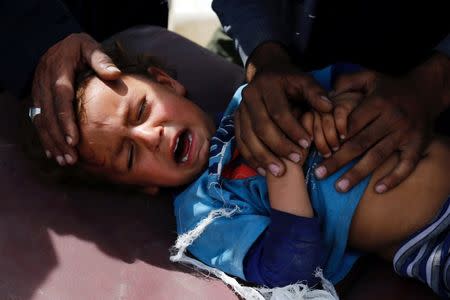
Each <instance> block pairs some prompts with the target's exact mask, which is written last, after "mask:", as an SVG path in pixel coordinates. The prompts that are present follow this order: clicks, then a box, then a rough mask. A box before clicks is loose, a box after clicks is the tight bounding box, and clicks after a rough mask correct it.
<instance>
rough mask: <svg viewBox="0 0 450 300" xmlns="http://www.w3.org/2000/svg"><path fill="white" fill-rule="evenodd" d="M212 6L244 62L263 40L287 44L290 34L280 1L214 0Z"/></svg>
mask: <svg viewBox="0 0 450 300" xmlns="http://www.w3.org/2000/svg"><path fill="white" fill-rule="evenodd" d="M212 8H213V10H214V11H215V12H216V14H217V16H218V17H219V19H220V22H221V23H222V26H223V28H224V31H225V32H226V33H227V34H228V35H229V36H230V37H231V38H232V39H233V40H234V42H235V45H236V49H237V50H238V53H239V55H240V56H241V59H242V61H243V63H244V65H247V62H248V58H249V56H250V55H251V54H252V53H253V51H254V50H255V49H256V48H257V47H258V46H259V45H261V44H263V43H265V42H268V41H276V42H278V43H281V44H284V45H287V44H288V41H289V35H288V33H287V28H285V25H284V21H285V20H284V19H285V17H286V15H285V14H286V11H285V10H283V6H282V5H281V2H279V1H271V0H268V1H264V0H214V1H213V3H212Z"/></svg>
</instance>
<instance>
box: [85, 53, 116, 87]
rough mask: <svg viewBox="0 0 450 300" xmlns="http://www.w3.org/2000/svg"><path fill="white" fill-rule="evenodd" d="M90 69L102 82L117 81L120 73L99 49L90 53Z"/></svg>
mask: <svg viewBox="0 0 450 300" xmlns="http://www.w3.org/2000/svg"><path fill="white" fill-rule="evenodd" d="M88 61H90V65H91V68H92V69H93V70H94V71H95V73H97V75H98V76H99V77H100V78H102V79H104V80H114V79H118V78H119V76H120V74H121V72H120V70H119V68H117V66H116V65H115V64H114V63H113V61H112V59H111V58H110V57H109V56H108V55H106V54H105V53H104V52H103V51H102V50H101V48H97V49H95V50H94V51H92V54H91V58H90V60H88Z"/></svg>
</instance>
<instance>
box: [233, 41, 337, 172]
mask: <svg viewBox="0 0 450 300" xmlns="http://www.w3.org/2000/svg"><path fill="white" fill-rule="evenodd" d="M247 80H248V81H249V84H248V86H247V87H246V88H245V89H244V90H243V93H242V96H243V99H242V102H241V105H240V106H239V110H238V112H237V113H236V115H235V124H236V140H237V144H238V148H239V151H240V153H241V154H242V156H243V157H244V158H245V159H246V160H247V161H248V162H249V164H250V165H251V166H252V167H254V168H256V169H257V170H258V172H259V173H260V174H265V172H266V170H267V171H270V172H271V173H272V174H273V175H275V176H281V175H283V174H284V171H285V165H284V163H283V162H282V160H281V159H279V157H284V158H287V159H290V160H292V161H294V162H300V161H301V160H302V159H304V158H305V152H304V149H303V148H307V147H309V145H310V144H311V137H312V136H311V135H310V134H308V133H307V132H306V131H305V129H304V128H303V127H302V126H301V124H300V123H299V122H298V120H297V119H296V118H295V117H294V116H293V114H292V106H293V105H299V104H303V103H309V104H310V105H311V106H312V107H314V108H315V109H316V110H318V111H321V112H328V111H331V109H332V103H331V102H330V101H329V100H328V99H327V98H326V92H325V90H324V89H323V88H322V87H321V86H320V85H319V84H318V83H317V82H316V81H315V80H314V79H313V78H312V77H311V76H309V75H308V74H305V73H303V72H301V71H300V70H299V69H297V68H296V67H295V66H294V65H293V64H292V63H291V61H290V58H289V56H288V55H287V53H286V52H285V50H284V49H283V48H282V47H281V46H280V45H278V44H274V43H266V44H263V45H262V46H259V47H258V48H257V49H256V50H255V51H254V53H253V54H252V56H251V57H250V60H249V64H248V66H247ZM302 147H303V148H302Z"/></svg>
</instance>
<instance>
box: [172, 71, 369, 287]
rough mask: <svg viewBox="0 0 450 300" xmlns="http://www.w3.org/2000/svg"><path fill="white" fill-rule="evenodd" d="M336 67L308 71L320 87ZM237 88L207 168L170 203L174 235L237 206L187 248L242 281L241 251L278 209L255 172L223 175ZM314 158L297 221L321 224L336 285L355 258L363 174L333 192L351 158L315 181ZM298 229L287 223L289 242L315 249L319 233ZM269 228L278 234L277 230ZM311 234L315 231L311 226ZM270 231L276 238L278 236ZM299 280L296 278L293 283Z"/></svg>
mask: <svg viewBox="0 0 450 300" xmlns="http://www.w3.org/2000/svg"><path fill="white" fill-rule="evenodd" d="M337 70H338V68H336V67H330V68H327V69H325V70H321V71H318V72H314V73H313V75H314V77H315V78H316V80H318V81H319V82H320V83H321V84H322V85H323V86H325V87H329V86H330V84H331V78H333V76H334V73H336V72H337ZM241 91H242V87H241V88H239V89H238V90H237V91H236V93H235V95H234V97H233V99H232V100H231V102H230V104H229V106H228V108H227V110H226V111H225V113H224V116H223V118H222V121H221V123H220V126H219V128H218V130H217V132H216V134H215V135H214V137H213V138H212V140H211V147H210V159H209V167H208V169H207V170H206V171H205V172H204V173H203V174H202V175H201V176H200V177H199V178H198V179H197V180H196V181H195V182H194V183H193V184H191V185H190V186H189V187H188V188H187V189H186V190H184V191H183V192H182V193H180V194H179V195H178V196H177V197H176V199H175V202H174V204H175V216H176V219H177V231H178V233H179V234H183V233H186V232H187V231H189V230H191V229H193V228H194V227H195V226H196V225H197V223H198V222H199V221H201V220H202V219H204V218H205V217H207V216H208V214H209V213H210V212H211V211H212V210H216V209H222V208H225V209H229V210H233V209H236V208H237V211H236V212H235V213H234V214H233V215H232V216H231V217H221V218H218V219H216V220H215V221H213V222H212V223H211V224H210V225H209V226H208V227H207V228H206V229H205V231H204V232H203V233H202V234H201V235H200V236H199V237H198V238H197V239H196V240H195V241H194V242H193V244H192V245H191V246H190V247H189V248H188V249H189V251H190V252H191V253H192V254H193V255H194V256H196V257H197V258H198V259H200V260H201V261H203V262H204V263H206V264H208V265H210V266H212V267H216V268H218V269H221V270H222V271H224V272H226V273H228V274H231V275H234V276H237V277H240V278H242V279H248V278H247V277H246V275H245V272H244V262H245V260H246V255H247V254H248V253H249V251H251V250H252V246H253V245H254V244H255V242H257V241H258V238H260V237H261V235H262V234H263V233H264V232H265V231H266V229H267V228H268V227H269V225H270V224H271V222H273V221H272V220H271V218H273V217H274V215H277V216H278V218H282V217H280V212H278V213H275V214H273V213H272V210H271V208H270V204H269V198H268V191H267V185H266V180H265V178H264V177H262V176H259V175H257V174H256V173H255V174H254V175H253V176H247V177H244V178H239V179H236V178H227V177H226V176H223V175H224V174H223V171H224V168H225V166H226V165H227V164H228V163H230V162H231V161H232V160H233V152H234V150H235V138H234V125H233V114H234V112H235V110H236V109H237V107H238V105H239V103H240V101H241ZM320 161H321V157H320V156H319V155H318V153H317V152H314V151H313V152H312V153H311V154H310V157H309V159H308V162H307V166H306V179H307V185H308V190H309V192H310V198H311V202H312V205H313V208H314V211H315V215H316V219H309V220H308V218H302V220H300V219H299V221H298V224H303V225H304V226H303V227H309V226H312V227H314V224H313V223H314V222H316V223H317V225H316V226H320V227H321V230H322V236H321V237H320V238H321V240H322V243H320V248H321V249H322V248H323V251H324V252H323V256H324V259H325V264H324V266H323V268H324V275H325V277H326V278H328V279H329V280H331V281H332V282H333V283H336V282H338V281H340V280H341V279H342V278H343V277H344V276H345V275H346V274H347V273H348V271H349V270H350V269H351V267H352V265H353V263H354V262H355V260H356V259H357V258H358V256H359V254H358V253H354V252H352V251H349V250H348V249H347V239H348V232H349V228H350V224H351V219H352V216H353V214H354V211H355V209H356V206H357V205H358V203H359V200H360V199H361V196H362V194H363V193H364V190H365V188H366V187H367V184H368V181H369V178H366V179H365V180H363V181H362V182H360V183H359V184H358V185H356V186H355V187H354V188H353V189H352V190H351V191H349V192H347V193H345V194H342V193H338V192H336V190H335V188H334V182H335V180H336V179H337V178H338V177H339V176H341V175H342V174H343V172H345V171H346V170H347V169H348V168H350V167H351V166H352V165H353V164H354V162H352V163H350V164H349V165H347V166H346V167H345V168H343V169H341V170H340V171H339V172H337V173H335V174H333V175H332V176H330V177H329V178H327V179H325V180H320V181H319V180H317V179H316V178H315V177H314V176H313V175H312V174H313V169H314V167H315V165H316V164H318V163H319V162H320ZM277 224H280V222H279V221H278V222H277ZM289 224H292V222H290V223H289ZM306 224H307V225H306ZM319 224H320V225H319ZM289 226H290V225H289ZM299 227H301V226H294V227H292V228H293V229H292V231H293V232H294V234H291V235H289V236H291V237H292V238H294V237H295V236H296V234H297V235H298V237H297V239H296V240H294V242H295V241H298V239H300V240H301V242H302V243H309V242H314V243H315V244H316V246H314V247H319V246H317V245H319V243H318V239H317V238H316V237H317V236H319V234H318V233H316V234H311V232H309V233H308V232H307V231H308V229H303V231H302V229H301V228H300V229H299ZM271 230H272V231H275V232H278V231H277V228H273V229H271ZM312 232H317V231H314V229H312ZM295 233H296V234H295ZM272 235H273V236H275V237H276V236H277V235H278V234H272ZM288 248H289V247H288ZM279 250H281V251H279V253H282V254H283V255H285V256H287V257H289V256H290V257H291V259H292V255H295V254H296V253H289V251H288V253H286V252H284V250H286V249H279ZM307 252H308V251H307ZM321 255H322V254H320V255H319V256H321ZM314 259H315V261H316V262H320V261H321V257H315V258H314ZM248 260H249V259H248V258H247V261H248ZM250 260H251V259H250ZM252 278H253V277H252ZM302 279H303V278H298V279H296V280H294V282H295V281H298V280H302Z"/></svg>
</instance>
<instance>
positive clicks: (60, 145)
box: [32, 33, 120, 165]
mask: <svg viewBox="0 0 450 300" xmlns="http://www.w3.org/2000/svg"><path fill="white" fill-rule="evenodd" d="M86 67H91V68H92V69H94V70H95V72H96V73H97V74H98V75H99V76H100V77H101V78H103V79H105V80H113V79H117V78H118V77H119V75H120V70H119V69H118V68H117V67H116V66H115V65H114V63H113V62H112V60H111V59H110V58H109V57H108V56H107V55H106V54H105V53H103V51H102V49H101V46H100V44H99V43H97V42H96V41H95V40H94V39H93V38H92V37H91V36H89V35H88V34H86V33H76V34H71V35H69V36H68V37H66V38H65V39H63V40H61V41H60V42H58V43H56V44H55V45H53V46H52V47H51V48H50V49H48V50H47V52H46V53H45V54H44V55H43V56H42V57H41V59H40V61H39V63H38V65H37V68H36V71H35V73H34V78H33V85H32V98H33V104H34V106H35V107H40V108H41V111H42V113H41V114H39V115H37V116H36V117H34V119H33V123H34V125H35V126H36V129H37V131H38V134H39V137H40V140H41V143H42V146H43V148H44V149H45V154H46V155H47V157H48V158H50V157H54V158H55V159H56V161H57V162H58V163H59V164H60V165H65V164H73V163H75V162H76V160H77V154H76V151H75V149H74V146H75V145H76V144H77V143H78V139H79V135H78V128H77V126H76V123H75V116H74V112H73V107H72V101H73V98H74V87H73V84H74V81H75V74H76V72H77V71H80V70H82V69H84V68H86Z"/></svg>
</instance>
